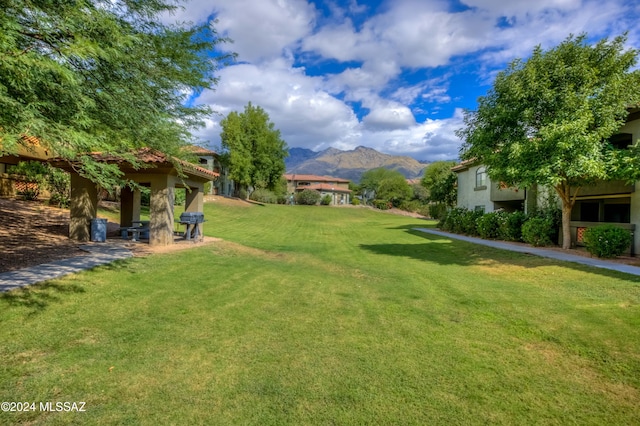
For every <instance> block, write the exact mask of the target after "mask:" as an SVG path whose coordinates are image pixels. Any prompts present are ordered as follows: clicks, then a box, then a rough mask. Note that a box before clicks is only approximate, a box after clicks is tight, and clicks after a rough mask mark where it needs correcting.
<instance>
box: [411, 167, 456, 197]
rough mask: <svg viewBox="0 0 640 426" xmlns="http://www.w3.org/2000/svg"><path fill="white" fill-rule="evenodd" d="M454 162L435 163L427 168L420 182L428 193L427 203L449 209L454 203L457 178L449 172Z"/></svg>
mask: <svg viewBox="0 0 640 426" xmlns="http://www.w3.org/2000/svg"><path fill="white" fill-rule="evenodd" d="M455 165H456V162H455V161H436V162H433V163H431V164H429V165H428V166H427V168H426V169H425V171H424V177H423V178H422V181H421V182H420V183H421V185H422V186H423V187H425V188H426V189H427V190H428V191H429V201H432V202H434V203H442V204H445V205H447V206H449V207H451V206H453V205H454V204H455V203H456V199H457V187H456V185H457V183H458V177H457V176H456V174H455V173H454V172H452V171H451V167H453V166H455Z"/></svg>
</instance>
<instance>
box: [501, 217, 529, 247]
mask: <svg viewBox="0 0 640 426" xmlns="http://www.w3.org/2000/svg"><path fill="white" fill-rule="evenodd" d="M526 219H527V215H526V214H525V213H524V212H521V211H515V212H512V213H502V214H501V215H500V224H499V228H498V238H500V239H501V240H505V241H522V225H523V224H524V222H525V221H526Z"/></svg>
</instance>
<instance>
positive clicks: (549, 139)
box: [457, 35, 640, 248]
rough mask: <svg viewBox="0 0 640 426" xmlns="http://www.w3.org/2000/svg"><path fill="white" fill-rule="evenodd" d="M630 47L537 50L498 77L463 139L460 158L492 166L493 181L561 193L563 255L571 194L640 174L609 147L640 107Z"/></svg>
mask: <svg viewBox="0 0 640 426" xmlns="http://www.w3.org/2000/svg"><path fill="white" fill-rule="evenodd" d="M626 41H627V40H626V36H621V37H616V38H615V39H613V40H611V41H609V40H607V39H603V40H601V41H600V42H598V43H596V44H594V45H588V44H587V38H586V35H580V36H578V37H574V36H569V37H568V38H567V39H566V40H565V41H563V42H562V43H561V44H560V45H558V46H557V47H555V48H552V49H549V50H547V51H544V50H542V48H541V47H540V46H538V47H536V48H535V49H534V51H533V54H532V55H531V57H530V58H529V59H528V60H526V61H523V60H520V59H516V60H514V61H513V62H512V63H511V64H510V65H509V67H508V68H507V69H506V70H504V71H502V72H500V73H499V74H498V75H497V77H496V80H495V83H494V86H493V88H492V89H491V90H490V91H489V92H488V93H487V95H486V96H483V97H480V98H479V99H478V109H477V110H476V111H467V112H466V113H465V118H464V121H465V128H464V129H461V130H459V131H458V132H457V134H458V136H459V137H461V138H462V139H463V140H464V144H463V147H462V152H461V157H462V158H463V159H467V160H469V159H474V160H475V161H477V162H478V163H481V164H484V165H486V166H487V171H488V173H489V176H490V178H491V180H492V181H494V182H505V183H506V184H508V185H520V186H531V185H534V184H539V185H545V186H549V187H552V188H554V189H555V190H556V192H557V193H558V195H559V196H560V197H561V199H562V203H563V215H564V216H563V232H564V237H565V238H564V245H565V248H568V247H569V242H570V241H569V223H570V214H571V207H572V206H573V202H574V200H573V199H572V198H571V193H572V190H573V189H575V188H579V187H580V186H582V185H585V184H589V183H591V182H594V181H596V180H607V179H612V178H616V179H619V178H637V177H638V174H640V169H639V168H634V167H625V164H626V163H627V162H628V161H627V160H629V157H630V156H631V154H630V153H627V152H626V151H621V150H616V149H614V148H613V147H612V146H611V145H610V144H609V143H608V142H607V140H608V138H609V137H610V136H611V135H612V134H614V133H615V132H616V131H618V129H619V128H620V127H621V126H622V124H623V123H624V120H625V118H626V117H627V114H628V111H627V108H628V107H629V106H630V105H637V104H638V103H640V91H638V90H629V88H630V87H638V86H639V85H640V71H638V70H636V69H634V67H635V64H636V59H637V54H638V51H637V50H635V49H629V48H627V47H626V46H625V45H626ZM623 175H624V176H623Z"/></svg>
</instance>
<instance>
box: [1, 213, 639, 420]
mask: <svg viewBox="0 0 640 426" xmlns="http://www.w3.org/2000/svg"><path fill="white" fill-rule="evenodd" d="M205 215H206V217H207V220H208V221H207V222H206V224H205V233H206V234H207V235H210V236H216V237H220V238H222V239H223V240H224V241H222V242H218V243H215V244H213V245H207V246H201V247H199V248H196V249H192V250H186V251H179V252H176V253H173V254H166V255H154V256H151V257H147V258H136V259H131V260H127V261H122V262H119V263H117V264H113V265H110V266H106V267H101V268H98V269H95V270H93V271H90V272H87V273H82V274H77V275H74V276H71V277H68V278H65V279H60V280H55V281H52V282H50V283H48V284H44V285H40V286H35V287H33V288H31V289H29V290H23V291H17V292H11V293H8V294H4V295H3V296H0V340H1V342H2V344H1V345H0V400H1V401H29V402H31V401H34V402H36V404H38V403H39V402H45V401H52V402H54V403H55V402H65V401H70V402H73V401H84V402H86V406H85V408H86V412H82V413H64V412H62V413H59V412H41V411H36V412H24V413H0V423H12V422H25V423H28V422H31V423H33V424H67V423H73V422H75V423H83V424H84V423H89V424H242V425H245V424H255V425H269V424H272V425H281V424H292V425H299V424H323V425H324V424H340V425H342V424H357V425H360V424H402V425H405V424H416V425H425V424H446V425H449V424H487V423H491V424H496V423H497V424H593V425H601V424H616V425H617V424H640V279H639V278H638V277H631V276H627V275H624V274H620V273H615V272H608V271H604V270H599V269H591V268H587V267H582V266H577V265H573V264H566V263H560V262H553V261H550V260H548V259H541V258H537V257H533V256H527V255H520V254H515V253H508V252H502V251H497V250H492V249H489V248H486V247H480V246H475V245H471V244H468V243H464V242H459V241H453V240H448V239H445V238H440V237H436V236H430V235H426V234H423V233H418V232H414V231H411V228H412V227H418V226H420V227H424V226H428V225H430V223H429V222H426V221H423V220H419V219H412V218H407V217H402V216H395V215H391V214H386V213H380V212H375V211H370V210H366V209H355V208H354V209H351V208H331V207H305V206H258V205H253V206H250V205H247V206H225V205H217V204H213V203H212V204H206V205H205Z"/></svg>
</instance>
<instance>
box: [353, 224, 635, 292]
mask: <svg viewBox="0 0 640 426" xmlns="http://www.w3.org/2000/svg"><path fill="white" fill-rule="evenodd" d="M423 227H424V226H423ZM414 228H415V227H412V228H409V226H400V227H398V228H396V229H405V231H406V232H407V233H408V234H411V235H413V236H416V237H419V238H421V239H423V240H427V241H426V243H424V244H418V245H416V244H394V243H391V244H361V245H360V248H362V249H363V250H367V251H369V252H372V253H375V254H382V255H388V256H402V257H407V258H411V259H417V260H422V261H426V262H433V263H437V264H440V265H457V266H471V265H481V264H488V263H490V262H499V263H507V264H511V265H515V266H520V267H524V268H537V267H541V266H548V265H559V266H563V267H567V268H571V269H575V270H578V271H583V272H591V273H596V274H599V275H602V276H605V277H609V278H617V279H622V280H625V281H630V282H634V283H640V276H634V275H631V274H627V273H624V272H619V271H614V270H610V269H604V268H599V267H595V266H591V265H583V264H579V263H575V262H570V261H564V260H557V259H551V258H545V257H541V256H538V255H535V254H533V253H527V252H514V251H509V250H506V249H501V248H494V247H489V246H485V245H480V244H476V243H473V242H468V241H461V240H455V239H452V238H448V237H445V236H440V235H433V234H428V233H425V232H421V231H418V230H416V229H414Z"/></svg>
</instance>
